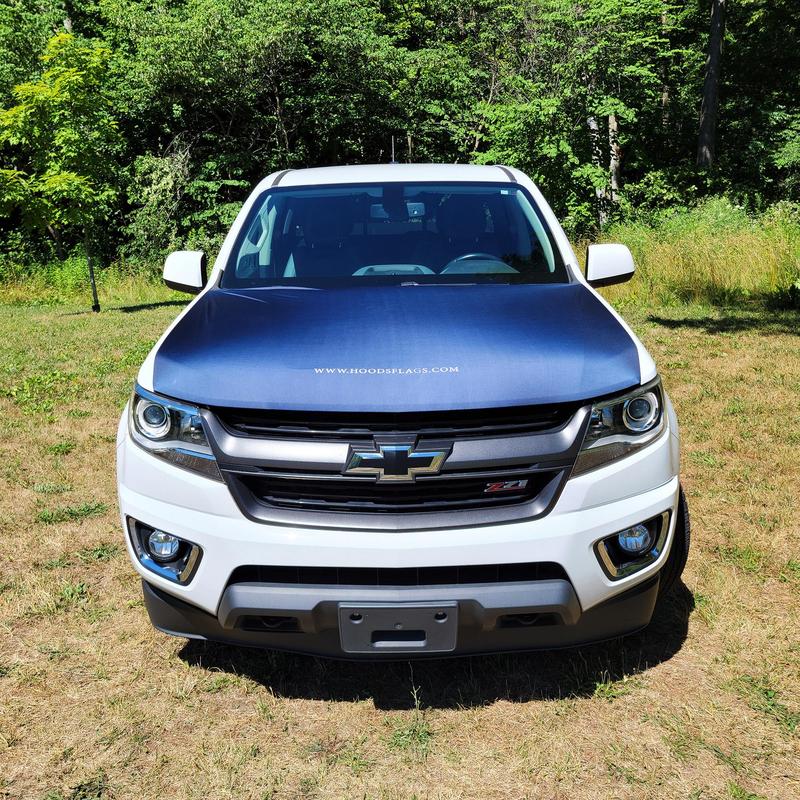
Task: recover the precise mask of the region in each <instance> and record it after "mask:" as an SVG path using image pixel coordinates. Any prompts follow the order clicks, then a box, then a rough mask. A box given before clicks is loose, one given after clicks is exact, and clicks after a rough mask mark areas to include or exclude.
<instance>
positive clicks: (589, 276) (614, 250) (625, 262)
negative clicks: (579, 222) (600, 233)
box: [586, 244, 634, 286]
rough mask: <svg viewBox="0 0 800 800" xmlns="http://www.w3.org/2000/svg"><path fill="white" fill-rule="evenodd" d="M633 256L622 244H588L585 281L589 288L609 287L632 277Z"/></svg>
mask: <svg viewBox="0 0 800 800" xmlns="http://www.w3.org/2000/svg"><path fill="white" fill-rule="evenodd" d="M633 270H634V266H633V256H632V255H631V251H630V250H628V248H627V247H626V246H625V245H624V244H590V245H589V249H588V251H587V253H586V280H587V281H588V282H589V284H590V285H591V286H611V284H612V283H624V282H625V281H629V280H630V279H631V278H632V277H633Z"/></svg>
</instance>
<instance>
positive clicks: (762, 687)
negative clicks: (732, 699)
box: [735, 675, 800, 734]
mask: <svg viewBox="0 0 800 800" xmlns="http://www.w3.org/2000/svg"><path fill="white" fill-rule="evenodd" d="M735 688H736V691H737V692H738V693H739V695H740V696H741V697H743V698H744V699H746V700H747V701H748V703H749V704H750V708H752V709H753V710H754V711H760V712H761V713H762V714H766V715H767V716H768V717H770V718H771V719H773V720H775V722H776V723H777V724H778V725H779V727H780V728H781V729H782V730H783V731H785V732H786V733H789V734H793V733H795V732H796V731H797V730H798V728H800V712H795V711H790V710H789V708H788V707H787V706H786V705H785V704H784V703H783V702H781V699H780V693H779V692H778V690H777V689H775V688H774V687H773V685H772V683H771V681H770V679H769V678H768V677H764V676H762V677H760V678H754V677H752V676H751V675H744V676H742V677H741V678H739V679H738V680H737V681H736V684H735Z"/></svg>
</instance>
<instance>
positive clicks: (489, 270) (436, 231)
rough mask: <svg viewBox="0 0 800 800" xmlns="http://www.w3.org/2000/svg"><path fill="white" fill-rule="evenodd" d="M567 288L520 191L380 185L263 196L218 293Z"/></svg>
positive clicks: (274, 191) (480, 185)
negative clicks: (446, 286)
mask: <svg viewBox="0 0 800 800" xmlns="http://www.w3.org/2000/svg"><path fill="white" fill-rule="evenodd" d="M568 281H569V278H568V275H567V270H566V269H565V267H564V264H563V262H562V260H561V257H560V255H559V253H558V249H557V248H556V246H555V243H554V242H553V239H552V236H551V234H550V232H549V231H548V229H547V227H546V224H545V222H544V220H543V219H542V217H541V215H540V213H539V211H538V209H537V208H536V207H535V206H534V204H533V201H532V200H531V198H530V196H529V195H528V194H527V192H525V191H524V190H523V189H522V188H521V187H519V186H514V185H513V184H512V185H510V184H508V183H504V184H492V183H446V184H443V183H436V184H433V183H384V184H364V185H353V184H351V185H347V186H306V187H299V188H296V189H291V188H285V189H272V190H269V191H267V192H265V193H264V194H263V195H262V196H261V197H260V198H259V199H258V200H257V201H256V203H255V205H254V207H253V209H252V211H251V213H250V215H249V217H248V219H247V222H246V223H245V225H244V228H243V231H242V233H241V234H240V236H239V238H238V241H237V242H236V244H235V246H234V248H233V254H232V256H231V258H230V261H229V262H228V265H227V267H226V269H225V272H224V274H223V276H222V282H221V285H222V286H223V287H224V288H233V287H239V288H244V287H250V288H258V287H268V286H312V287H325V286H363V285H367V284H371V283H374V282H378V283H381V284H386V283H437V284H440V283H567V282H568Z"/></svg>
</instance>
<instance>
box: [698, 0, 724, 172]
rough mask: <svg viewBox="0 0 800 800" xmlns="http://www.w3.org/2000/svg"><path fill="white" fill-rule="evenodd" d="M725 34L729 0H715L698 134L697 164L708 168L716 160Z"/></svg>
mask: <svg viewBox="0 0 800 800" xmlns="http://www.w3.org/2000/svg"><path fill="white" fill-rule="evenodd" d="M724 38H725V0H711V31H710V33H709V35H708V55H707V56H706V77H705V81H704V82H703V100H702V103H701V105H700V133H699V135H698V137H697V166H698V167H705V168H706V169H708V168H709V167H711V166H712V165H713V164H714V156H715V151H716V137H717V111H718V108H719V83H720V69H721V67H722V42H723V39H724Z"/></svg>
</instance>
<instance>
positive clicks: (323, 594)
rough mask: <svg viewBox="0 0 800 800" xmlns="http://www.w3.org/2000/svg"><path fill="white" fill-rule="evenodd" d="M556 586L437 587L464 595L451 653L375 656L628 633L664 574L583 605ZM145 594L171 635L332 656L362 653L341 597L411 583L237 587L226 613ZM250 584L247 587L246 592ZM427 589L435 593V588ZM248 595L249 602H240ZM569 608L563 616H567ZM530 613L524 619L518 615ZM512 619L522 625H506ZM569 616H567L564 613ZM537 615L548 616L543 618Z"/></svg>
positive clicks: (538, 645)
mask: <svg viewBox="0 0 800 800" xmlns="http://www.w3.org/2000/svg"><path fill="white" fill-rule="evenodd" d="M541 583H549V584H553V585H548V586H543V585H537V586H535V587H532V586H530V585H527V586H526V585H518V586H512V584H507V585H505V586H503V587H502V589H503V590H506V591H494V592H493V591H491V590H489V591H486V587H469V586H459V587H458V590H460V591H453V590H449V591H448V590H447V587H437V591H436V593H435V594H436V597H437V599H438V600H441V599H442V598H443V597H445V596H448V595H450V596H453V597H461V598H463V599H461V600H458V601H457V603H458V606H459V610H460V612H461V616H460V624H459V627H458V643H457V646H456V648H455V649H454V650H451V651H449V652H444V653H443V652H427V651H422V652H419V653H416V652H413V651H410V650H402V651H398V650H394V651H375V652H371V653H369V658H370V659H381V660H390V659H397V658H403V659H406V658H408V657H409V656H412V655H413V656H416V657H420V656H421V657H442V656H443V655H444V656H446V655H474V654H478V653H492V652H513V651H524V650H538V649H555V648H560V647H572V646H575V645H580V644H588V643H591V642H599V641H603V640H605V639H612V638H614V637H617V636H624V635H626V634H629V633H633V632H635V631H637V630H640V629H641V628H643V627H645V626H646V625H647V624H648V623H649V622H650V617H651V616H652V613H653V608H654V606H655V603H656V598H657V596H658V575H655V576H653V577H651V578H649V579H647V580H645V581H644V582H643V583H640V584H637V585H636V586H634V587H633V588H632V589H629V590H628V591H626V592H623V593H622V594H620V595H616V596H615V597H612V598H611V599H610V600H606V601H605V602H603V603H600V604H598V605H596V606H595V607H594V608H591V609H589V610H588V611H584V612H581V610H580V606H579V604H578V602H577V596H576V595H575V592H574V590H573V589H572V586H571V585H570V583H569V582H568V581H549V582H544V581H543V582H541ZM142 587H143V590H144V600H145V605H146V606H147V611H148V614H149V615H150V620H151V622H152V623H153V625H154V626H155V627H156V628H158V630H160V631H163V632H164V633H167V634H170V635H172V636H183V637H186V638H188V639H210V640H213V641H219V642H226V643H228V644H234V645H244V646H249V647H263V648H269V649H271V650H287V651H291V652H297V653H307V654H309V655H318V656H327V657H331V658H358V657H359V654H357V653H346V652H345V651H344V650H343V649H342V643H341V640H340V633H339V619H338V613H337V612H338V609H339V607H340V604H342V603H346V604H356V605H357V604H358V602H359V601H360V600H363V599H364V595H365V594H368V595H369V603H375V602H376V598H377V597H380V596H384V597H385V596H387V594H390V595H392V596H397V595H398V594H402V595H403V596H404V600H408V599H409V598H408V597H407V594H408V592H407V590H402V592H399V593H398V592H397V591H396V590H391V591H390V592H387V591H386V590H384V591H383V592H381V591H373V590H368V591H365V590H353V589H350V590H346V589H339V588H338V587H337V589H336V591H335V592H334V591H333V590H332V589H331V587H327V588H326V587H303V590H304V591H300V592H292V590H291V589H289V590H288V594H287V593H286V590H285V589H284V588H277V587H266V586H261V587H258V588H259V589H260V590H261V591H256V592H255V593H254V594H256V595H260V597H258V600H257V602H258V606H257V607H256V608H252V607H251V605H250V603H251V601H252V600H254V599H256V597H254V596H253V595H251V596H250V597H241V596H237V593H236V592H232V591H231V589H232V588H233V587H230V588H229V589H227V590H226V592H225V594H224V595H223V599H222V607H221V609H220V616H219V617H217V616H214V615H213V614H208V613H206V612H205V611H202V610H200V609H199V608H197V607H196V606H192V605H190V604H189V603H185V602H183V601H181V600H179V599H177V598H176V597H173V596H172V595H169V594H167V593H166V592H162V591H160V590H159V589H156V588H155V587H153V586H151V585H150V584H149V583H147V582H146V581H142ZM248 588H250V587H246V588H245V590H244V592H245V593H246V592H247V589H248ZM416 592H420V593H421V592H424V593H425V596H426V597H429V596H430V594H431V592H430V591H429V590H416ZM239 602H244V604H245V605H244V606H239V605H237V603H239ZM265 608H267V609H269V610H270V613H271V614H278V613H280V614H281V615H285V616H286V617H294V618H296V619H298V620H299V621H300V625H299V627H298V629H297V630H293V631H268V630H252V629H246V628H242V627H238V626H236V625H230V623H231V621H232V620H235V619H237V618H241V617H242V616H245V615H246V612H248V611H258V612H259V613H260V614H263V613H264V609H265ZM562 614H563V615H564V616H563V617H562V616H561V615H562ZM520 617H522V618H524V620H523V621H518V618H520ZM505 619H509V620H512V621H515V622H517V624H508V625H506V624H504V622H503V620H505ZM567 619H568V620H570V621H569V622H568V623H567V622H565V621H564V620H567ZM538 620H541V621H542V622H541V623H539V622H538Z"/></svg>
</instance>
